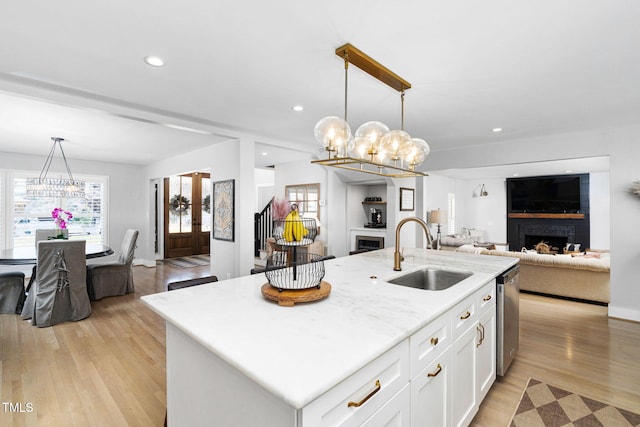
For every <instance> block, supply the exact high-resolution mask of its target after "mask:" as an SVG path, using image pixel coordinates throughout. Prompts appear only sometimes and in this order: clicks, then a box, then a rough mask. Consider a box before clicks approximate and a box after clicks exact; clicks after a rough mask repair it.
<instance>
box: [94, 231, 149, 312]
mask: <svg viewBox="0 0 640 427" xmlns="http://www.w3.org/2000/svg"><path fill="white" fill-rule="evenodd" d="M137 239H138V231H137V230H127V231H126V232H125V233H124V239H123V240H122V249H121V250H120V256H119V258H118V261H116V262H111V263H102V264H90V265H88V266H87V291H88V293H89V298H90V299H91V300H92V301H95V300H99V299H102V298H104V297H110V296H116V295H124V294H129V293H131V292H133V291H134V290H135V288H134V286H133V271H132V270H131V264H132V263H133V255H134V253H135V250H136V240H137Z"/></svg>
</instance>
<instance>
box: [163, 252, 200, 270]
mask: <svg viewBox="0 0 640 427" xmlns="http://www.w3.org/2000/svg"><path fill="white" fill-rule="evenodd" d="M164 262H165V263H166V264H171V265H173V266H175V267H180V268H191V267H198V266H202V265H210V264H211V260H210V258H209V255H191V256H185V257H178V258H166V259H165V260H164Z"/></svg>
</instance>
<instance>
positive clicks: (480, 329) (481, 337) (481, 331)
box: [476, 323, 484, 347]
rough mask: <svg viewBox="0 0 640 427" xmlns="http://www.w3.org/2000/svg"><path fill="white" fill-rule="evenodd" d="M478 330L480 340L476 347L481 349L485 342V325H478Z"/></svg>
mask: <svg viewBox="0 0 640 427" xmlns="http://www.w3.org/2000/svg"><path fill="white" fill-rule="evenodd" d="M476 329H477V331H478V332H480V339H479V340H478V344H476V347H480V346H481V345H482V343H483V342H484V325H483V324H482V323H478V326H477V328H476Z"/></svg>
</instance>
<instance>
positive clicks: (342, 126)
mask: <svg viewBox="0 0 640 427" xmlns="http://www.w3.org/2000/svg"><path fill="white" fill-rule="evenodd" d="M313 133H314V135H315V137H316V141H318V142H319V143H321V144H322V145H323V146H324V148H325V150H327V151H338V150H339V149H340V148H341V147H345V146H346V145H347V143H348V142H349V140H350V139H351V128H350V127H349V123H347V122H346V121H344V120H343V119H341V118H340V117H336V116H329V117H325V118H323V119H321V120H320V121H319V122H318V123H316V126H315V128H314V129H313Z"/></svg>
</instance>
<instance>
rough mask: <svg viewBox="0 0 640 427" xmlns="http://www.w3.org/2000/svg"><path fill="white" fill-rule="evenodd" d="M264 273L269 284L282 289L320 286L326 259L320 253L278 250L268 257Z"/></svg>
mask: <svg viewBox="0 0 640 427" xmlns="http://www.w3.org/2000/svg"><path fill="white" fill-rule="evenodd" d="M264 274H265V276H266V277H267V280H268V281H269V284H270V285H271V286H273V287H274V288H277V289H278V290H280V291H282V290H285V289H309V288H313V287H317V288H320V283H321V282H322V278H323V277H324V261H323V260H322V256H321V255H318V254H312V253H308V252H302V253H293V252H290V251H289V252H282V251H277V252H274V253H273V254H272V255H270V256H269V257H268V258H267V265H266V269H265V272H264Z"/></svg>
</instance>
